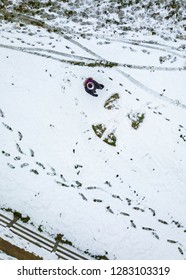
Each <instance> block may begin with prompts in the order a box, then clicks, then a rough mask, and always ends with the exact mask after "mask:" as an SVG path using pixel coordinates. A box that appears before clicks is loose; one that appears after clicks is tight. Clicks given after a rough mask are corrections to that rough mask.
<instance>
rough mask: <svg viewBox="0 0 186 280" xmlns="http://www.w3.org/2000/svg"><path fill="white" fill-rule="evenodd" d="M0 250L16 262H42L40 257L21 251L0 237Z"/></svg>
mask: <svg viewBox="0 0 186 280" xmlns="http://www.w3.org/2000/svg"><path fill="white" fill-rule="evenodd" d="M0 250H1V251H3V252H4V253H6V254H7V255H9V256H12V257H14V258H16V259H18V260H42V258H41V257H39V256H36V255H34V254H32V253H29V252H27V251H25V250H24V249H21V248H19V247H17V246H15V245H13V244H11V243H10V242H8V241H6V240H4V239H2V238H1V237H0Z"/></svg>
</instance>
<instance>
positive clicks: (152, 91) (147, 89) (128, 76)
mask: <svg viewBox="0 0 186 280" xmlns="http://www.w3.org/2000/svg"><path fill="white" fill-rule="evenodd" d="M66 39H67V40H68V36H66ZM70 42H72V43H74V44H76V45H78V46H79V47H82V49H84V50H86V51H87V52H88V53H91V54H92V55H94V56H95V57H97V58H99V59H104V58H103V57H101V56H100V55H98V54H96V53H95V52H93V51H91V50H89V49H88V48H86V47H84V46H82V44H80V43H79V42H76V41H75V40H73V39H70ZM115 70H116V71H117V72H119V73H120V74H122V75H123V76H125V77H126V78H127V79H128V80H130V81H131V82H132V83H133V84H135V85H136V86H138V87H139V88H141V89H143V90H144V91H146V92H148V93H150V94H151V95H153V96H155V97H158V98H159V99H160V100H163V101H166V102H168V103H169V104H172V105H175V106H177V107H180V108H183V109H186V105H185V104H182V103H180V102H179V101H178V100H174V99H171V98H169V97H167V96H165V95H163V96H162V95H160V93H158V92H156V91H154V90H153V89H151V88H149V87H147V86H145V85H144V84H143V83H141V82H139V81H138V80H136V79H135V78H133V77H132V76H131V75H129V74H126V73H125V72H123V71H122V70H120V69H115Z"/></svg>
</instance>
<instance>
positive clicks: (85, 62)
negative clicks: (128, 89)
mask: <svg viewBox="0 0 186 280" xmlns="http://www.w3.org/2000/svg"><path fill="white" fill-rule="evenodd" d="M66 39H67V37H66ZM71 42H72V43H74V44H77V45H78V46H80V47H81V44H80V43H78V42H76V43H75V41H74V40H71ZM0 47H1V48H6V49H11V50H15V51H20V52H25V53H28V54H33V55H38V56H42V57H46V58H50V59H53V60H57V61H59V62H64V63H65V62H66V63H71V64H75V65H76V64H78V63H79V64H80V65H81V66H90V67H96V66H103V67H109V68H110V67H116V66H120V67H124V68H130V69H138V70H156V71H184V70H186V67H159V66H152V65H150V66H147V65H134V64H128V63H117V62H114V61H110V60H106V59H104V58H102V57H101V56H98V55H96V54H95V53H94V52H92V51H90V50H89V49H87V48H86V47H82V49H84V50H85V51H88V52H89V54H91V55H94V56H96V57H97V58H98V59H93V58H88V57H84V56H78V55H71V54H66V53H63V52H59V51H54V50H50V49H42V48H34V47H32V48H29V47H18V46H10V45H4V44H0ZM45 53H48V54H45ZM49 54H50V55H49ZM51 54H53V55H57V56H60V57H61V56H62V57H68V58H71V59H73V60H67V59H60V58H57V57H53V56H52V55H51ZM74 60H76V61H74Z"/></svg>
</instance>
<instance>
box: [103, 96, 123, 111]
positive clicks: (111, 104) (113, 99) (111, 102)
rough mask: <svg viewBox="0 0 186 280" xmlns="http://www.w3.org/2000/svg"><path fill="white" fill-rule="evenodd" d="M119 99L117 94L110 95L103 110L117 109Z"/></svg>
mask: <svg viewBox="0 0 186 280" xmlns="http://www.w3.org/2000/svg"><path fill="white" fill-rule="evenodd" d="M119 99H120V96H119V93H114V94H113V95H111V96H110V97H109V98H108V99H107V100H106V101H105V104H104V108H105V109H108V110H112V109H119V106H118V100H119Z"/></svg>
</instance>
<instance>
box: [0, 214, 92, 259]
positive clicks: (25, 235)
mask: <svg viewBox="0 0 186 280" xmlns="http://www.w3.org/2000/svg"><path fill="white" fill-rule="evenodd" d="M1 228H2V229H9V230H10V232H11V233H13V235H16V236H18V237H20V238H21V239H24V240H26V241H27V242H29V243H32V244H34V245H36V246H38V247H40V248H43V249H45V250H47V251H48V252H54V253H55V254H56V255H57V257H58V258H59V259H63V260H88V259H91V258H90V257H89V256H86V255H85V254H83V253H82V252H80V251H78V250H77V249H75V248H73V247H71V248H69V247H70V246H67V245H65V244H64V243H63V242H62V241H61V240H60V239H56V240H53V239H50V238H49V237H46V236H44V235H41V234H39V233H37V232H35V231H33V230H31V229H30V228H29V227H26V226H23V224H22V223H21V222H19V221H14V218H12V219H11V218H10V216H9V217H8V216H7V215H6V214H5V213H4V212H3V211H0V229H1ZM1 231H2V230H1ZM1 231H0V233H1Z"/></svg>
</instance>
